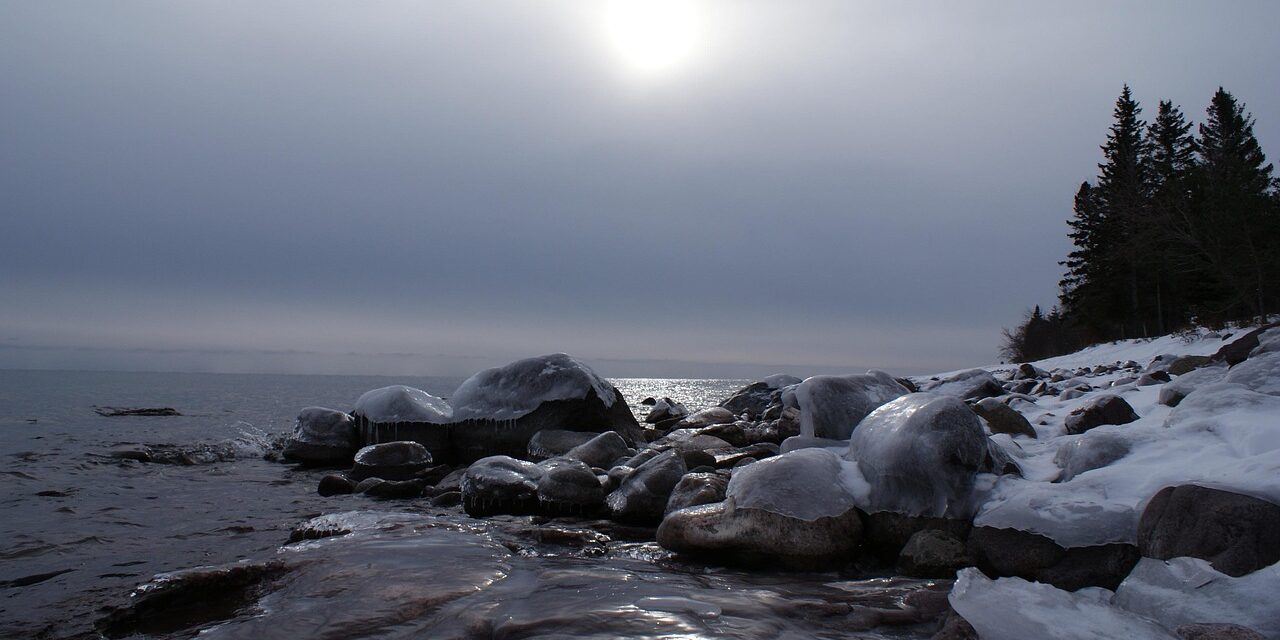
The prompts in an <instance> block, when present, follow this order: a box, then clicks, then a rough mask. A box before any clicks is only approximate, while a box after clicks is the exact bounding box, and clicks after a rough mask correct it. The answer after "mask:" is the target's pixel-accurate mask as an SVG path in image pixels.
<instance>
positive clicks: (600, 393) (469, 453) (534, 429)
mask: <svg viewBox="0 0 1280 640" xmlns="http://www.w3.org/2000/svg"><path fill="white" fill-rule="evenodd" d="M450 402H451V403H452V405H453V420H454V421H453V423H452V424H451V425H450V427H449V437H450V445H451V449H452V454H453V456H454V458H455V459H456V460H457V461H459V462H464V463H465V462H471V461H473V460H478V459H480V458H483V457H486V456H492V455H507V456H512V457H516V456H522V455H525V453H526V452H527V451H528V445H529V440H530V439H531V438H532V437H533V436H534V434H536V433H538V432H539V431H542V430H544V429H559V430H566V431H590V432H594V433H603V432H605V431H615V432H617V433H618V435H620V436H622V438H623V439H624V440H625V441H627V442H628V443H631V444H635V443H638V442H642V441H643V432H642V430H641V428H640V424H639V423H638V422H636V418H635V416H634V415H633V414H632V413H631V409H630V408H629V407H628V406H627V402H626V399H625V398H623V397H622V393H621V392H619V391H618V390H617V388H615V387H614V386H613V385H612V384H610V383H609V382H608V381H606V380H604V379H603V378H601V377H599V376H598V375H596V373H595V372H594V371H592V370H591V368H590V367H588V366H586V365H585V364H583V363H581V362H579V361H577V360H575V359H573V358H571V357H569V356H568V355H565V354H563V353H556V354H551V355H546V356H539V357H535V358H526V359H524V360H519V361H517V362H513V363H511V364H509V365H506V366H503V367H496V368H493V369H487V370H485V371H481V372H480V373H477V374H475V375H474V376H471V377H470V378H468V379H467V380H465V381H464V382H463V383H462V384H461V385H459V386H458V390H457V391H455V392H454V394H453V396H452V397H451V398H450Z"/></svg>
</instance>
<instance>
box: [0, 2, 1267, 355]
mask: <svg viewBox="0 0 1280 640" xmlns="http://www.w3.org/2000/svg"><path fill="white" fill-rule="evenodd" d="M632 9H634V7H633V8H632ZM666 9H668V10H670V11H671V12H672V13H671V15H658V16H656V18H655V17H654V16H646V15H643V14H641V15H633V14H628V13H626V12H625V10H626V7H624V6H621V5H618V4H617V3H612V2H607V1H604V0H583V1H578V2H553V1H536V2H535V1H521V2H492V1H477V0H459V1H457V2H443V1H441V2H356V1H354V0H353V1H350V2H317V1H315V0H306V1H298V2H261V1H260V0H252V1H244V2H233V1H228V0H217V1H216V2H214V1H210V2H160V1H157V2H128V1H123V0H119V1H114V2H42V1H30V2H23V1H19V0H0V212H2V215H3V224H2V226H0V368H91V369H144V370H190V371H247V372H315V373H386V374H440V375H465V374H468V373H471V372H473V371H475V370H477V369H479V368H481V367H484V366H491V365H494V364H500V363H503V362H507V361H510V360H514V359H517V358H520V357H525V356H529V355H534V354H539V353H548V352H555V351H565V352H568V353H571V354H574V355H576V356H578V357H580V358H582V359H584V360H586V361H587V362H589V363H591V364H593V365H595V367H596V369H597V370H598V371H600V372H601V373H603V374H605V375H611V376H630V375H656V376H664V375H669V376H734V377H737V376H744V377H752V376H759V375H764V374H768V373H772V372H774V371H788V372H793V373H800V374H807V373H825V372H855V371H861V370H865V369H867V368H871V367H875V368H883V369H886V370H889V371H891V372H894V373H900V374H915V373H926V372H930V371H941V370H948V369H954V368H959V367H965V366H976V365H982V364H986V363H991V362H995V361H997V359H998V357H997V349H998V346H999V342H1000V330H1001V327H1002V326H1011V325H1013V324H1015V323H1016V322H1017V321H1018V320H1019V317H1020V315H1021V314H1022V313H1023V312H1024V310H1025V309H1026V308H1028V307H1029V306H1031V305H1033V304H1037V303H1039V304H1042V305H1045V306H1049V305H1052V304H1053V302H1054V301H1055V297H1056V284H1057V281H1058V279H1059V277H1060V275H1061V273H1060V271H1061V269H1060V267H1059V266H1058V264H1057V263H1058V261H1059V260H1061V259H1062V258H1063V256H1064V254H1065V252H1066V251H1067V250H1068V244H1067V240H1066V237H1065V233H1066V227H1065V224H1064V221H1065V220H1066V218H1067V217H1068V216H1069V215H1070V206H1071V199H1072V195H1073V194H1074V192H1075V190H1076V188H1077V187H1078V185H1079V183H1080V182H1081V181H1082V180H1085V179H1090V178H1092V176H1093V175H1094V174H1095V172H1096V164H1097V162H1098V160H1099V156H1100V154H1099V151H1098V145H1099V144H1101V143H1102V142H1103V137H1104V135H1105V133H1106V127H1107V126H1108V124H1109V121H1110V117H1111V108H1112V104H1113V102H1114V100H1115V97H1116V95H1117V94H1118V93H1119V91H1120V88H1121V86H1122V85H1123V84H1124V83H1126V82H1128V83H1130V84H1131V85H1132V86H1133V88H1134V91H1135V94H1136V96H1137V97H1138V98H1139V99H1140V100H1141V101H1142V103H1143V106H1144V107H1145V111H1146V114H1147V115H1150V114H1152V113H1153V112H1154V111H1155V106H1156V102H1157V101H1158V100H1159V99H1162V98H1169V99H1172V100H1174V101H1175V102H1176V103H1179V104H1181V105H1182V106H1183V108H1184V110H1185V111H1186V112H1187V113H1188V114H1189V115H1190V116H1191V117H1193V118H1194V119H1196V120H1199V119H1200V118H1201V115H1202V114H1203V112H1204V107H1205V105H1206V104H1207V102H1208V99H1209V97H1210V95H1211V94H1212V92H1213V91H1214V90H1215V89H1216V88H1217V87H1218V86H1219V85H1224V86H1226V87H1227V89H1228V90H1230V91H1232V92H1233V93H1235V95H1236V96H1237V97H1238V98H1240V99H1241V100H1243V101H1244V102H1246V103H1247V105H1248V107H1249V109H1250V111H1252V112H1253V113H1254V114H1255V115H1256V116H1257V117H1258V120H1259V123H1258V127H1257V133H1258V135H1259V137H1260V139H1261V141H1262V144H1263V148H1264V150H1266V151H1269V152H1271V153H1272V154H1273V158H1274V157H1275V155H1276V154H1280V82H1278V81H1277V80H1278V79H1280V76H1278V75H1277V71H1276V62H1277V61H1278V60H1280V37H1277V30H1276V28H1277V25H1280V3H1276V2H1269V1H1256V2H1245V1H1221V0H1219V1H1214V2H1198V3H1189V2H1170V1H1167V0H1165V1H1151V2H1123V3H1117V2H1102V1H1098V2H1071V3H1065V2H1059V3H1044V2H1025V1H1021V0H1019V1H1009V2H964V3H959V2H944V1H939V2H927V3H918V2H892V3H891V2H853V1H850V0H835V1H831V2H825V1H816V0H810V1H804V2H797V1H794V0H777V1H772V2H757V1H751V0H722V1H719V2H690V3H688V5H687V6H676V7H674V8H672V7H669V6H668V7H666ZM651 18H652V19H653V20H651ZM654 20H656V24H653V25H650V24H649V22H651V21H654ZM645 28H649V29H651V31H645V30H644V29H645Z"/></svg>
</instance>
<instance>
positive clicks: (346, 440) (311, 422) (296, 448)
mask: <svg viewBox="0 0 1280 640" xmlns="http://www.w3.org/2000/svg"><path fill="white" fill-rule="evenodd" d="M358 444H359V440H358V439H357V433H356V422H355V420H354V419H353V418H352V417H351V416H349V415H347V414H346V413H343V412H341V411H336V410H334V409H326V408H324V407H307V408H306V409H303V410H302V411H301V412H300V413H299V414H298V420H297V422H296V423H294V427H293V435H291V436H289V441H288V442H286V443H285V445H284V452H283V455H284V457H285V458H287V459H289V460H296V461H298V462H302V463H306V464H316V465H330V464H336V465H342V464H346V463H349V462H351V458H352V456H354V455H355V452H356V449H357V448H358V446H357V445H358Z"/></svg>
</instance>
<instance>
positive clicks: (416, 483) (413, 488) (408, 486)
mask: <svg viewBox="0 0 1280 640" xmlns="http://www.w3.org/2000/svg"><path fill="white" fill-rule="evenodd" d="M426 486H427V483H426V482H423V481H422V480H399V481H395V480H383V481H382V482H377V483H374V484H372V485H371V486H369V487H367V488H366V489H365V490H364V491H362V492H361V493H363V494H365V495H367V496H369V497H371V498H383V499H388V500H406V499H412V498H420V497H422V490H423V489H425V488H426Z"/></svg>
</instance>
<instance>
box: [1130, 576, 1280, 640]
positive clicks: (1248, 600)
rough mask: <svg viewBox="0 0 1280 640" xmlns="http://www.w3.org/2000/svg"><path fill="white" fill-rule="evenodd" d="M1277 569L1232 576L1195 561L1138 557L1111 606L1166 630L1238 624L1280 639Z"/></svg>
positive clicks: (1279, 581)
mask: <svg viewBox="0 0 1280 640" xmlns="http://www.w3.org/2000/svg"><path fill="white" fill-rule="evenodd" d="M1278 593H1280V565H1271V566H1270V567H1266V568H1264V569H1259V570H1258V571H1255V572H1253V573H1250V574H1247V575H1244V576H1241V577H1239V578H1233V577H1231V576H1228V575H1226V574H1223V573H1219V572H1217V571H1215V570H1214V569H1213V567H1212V566H1210V565H1209V563H1208V562H1206V561H1205V560H1201V559H1199V558H1174V559H1172V560H1168V561H1164V560H1153V559H1151V558H1143V559H1142V560H1141V561H1139V562H1138V566H1136V567H1134V568H1133V571H1132V572H1131V573H1130V574H1129V577H1127V578H1125V580H1124V582H1122V583H1121V584H1120V587H1119V588H1118V589H1116V596H1115V604H1116V605H1117V606H1119V607H1122V608H1124V609H1126V610H1128V611H1130V612H1132V613H1135V614H1138V615H1142V616H1146V617H1149V618H1152V619H1154V620H1156V621H1157V622H1159V623H1160V624H1161V625H1162V626H1163V627H1164V628H1166V629H1170V630H1172V629H1176V628H1177V627H1178V625H1182V624H1194V623H1232V624H1239V625H1244V626H1246V627H1249V628H1251V629H1253V630H1254V631H1257V632H1258V633H1261V634H1262V635H1264V636H1266V637H1268V638H1280V597H1277V594H1278Z"/></svg>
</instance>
